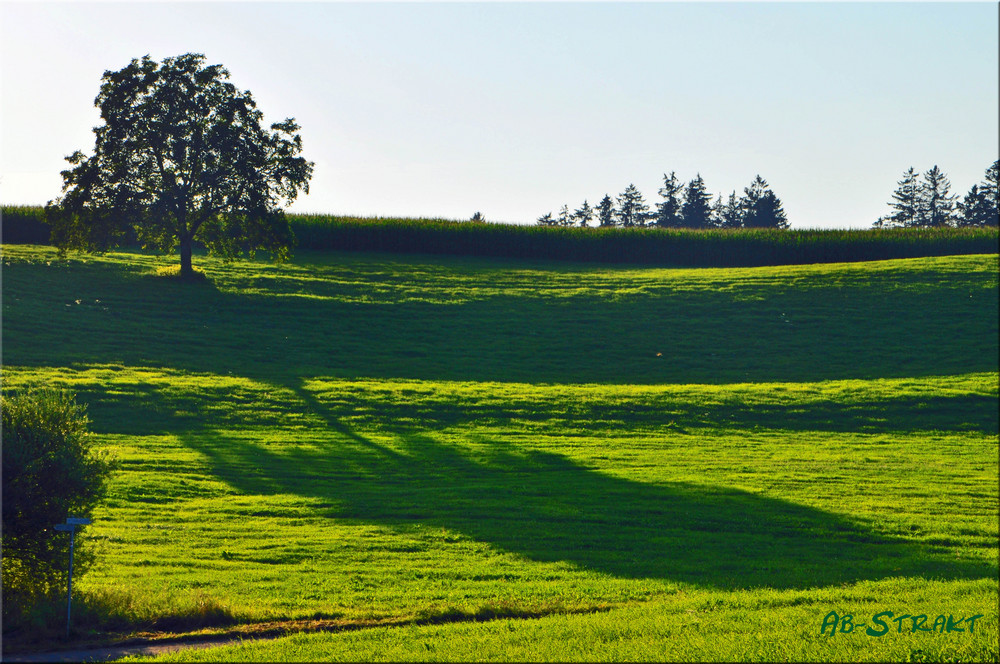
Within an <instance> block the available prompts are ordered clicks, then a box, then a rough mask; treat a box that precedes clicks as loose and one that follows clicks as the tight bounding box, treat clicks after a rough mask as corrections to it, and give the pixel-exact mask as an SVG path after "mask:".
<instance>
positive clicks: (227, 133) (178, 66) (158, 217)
mask: <svg viewBox="0 0 1000 664" xmlns="http://www.w3.org/2000/svg"><path fill="white" fill-rule="evenodd" d="M228 78H229V72H228V71H227V70H226V69H225V68H223V67H222V65H218V64H216V65H205V56H204V55H201V54H198V53H188V54H185V55H181V56H176V57H169V58H166V59H165V60H163V62H162V63H157V62H155V61H153V60H152V59H150V57H149V56H148V55H147V56H144V57H143V58H142V59H141V60H139V59H133V60H132V62H131V63H130V64H129V65H128V66H127V67H125V68H123V69H121V70H119V71H106V72H104V76H103V77H102V84H101V89H100V92H99V93H98V95H97V98H96V99H95V100H94V103H95V105H96V106H98V107H99V108H100V109H101V119H102V120H103V122H104V124H102V125H100V126H98V127H95V128H94V133H95V139H96V140H95V148H94V154H93V155H92V156H89V157H88V156H86V155H84V154H83V153H82V152H80V151H77V152H74V153H73V154H72V155H70V156H69V157H67V158H66V159H67V161H69V163H70V164H71V165H72V168H69V169H67V170H65V171H63V172H62V177H63V192H62V196H61V197H60V198H58V199H56V200H54V201H50V202H49V204H48V206H47V208H46V216H47V219H48V222H49V224H50V225H51V227H52V240H53V243H54V244H55V245H56V246H57V247H59V248H60V250H62V251H65V250H66V249H81V250H85V251H97V252H99V251H105V250H107V249H109V248H111V247H114V246H116V245H119V244H121V243H122V242H124V241H126V240H127V239H129V237H130V236H132V235H133V234H134V238H135V239H137V240H138V241H139V243H141V244H142V246H143V247H144V248H148V249H153V250H156V251H164V252H173V251H176V250H178V249H179V251H180V257H181V274H182V275H189V274H191V273H192V267H191V250H192V246H193V243H195V242H199V243H201V244H203V245H204V246H205V247H206V248H207V249H208V250H209V251H210V252H212V253H216V254H219V255H221V256H222V257H223V258H227V259H232V258H235V257H236V256H238V255H240V254H241V253H243V252H246V253H248V254H249V255H251V256H252V255H253V254H254V252H255V251H256V250H264V251H269V252H271V253H272V255H273V256H274V258H276V259H278V260H281V259H284V258H287V256H288V254H289V251H290V249H291V246H292V241H293V238H292V232H291V229H290V228H289V225H288V222H287V220H286V219H285V216H284V213H283V211H282V205H283V204H285V205H287V204H290V203H291V202H292V201H294V200H295V198H296V196H297V194H298V193H299V190H300V189H301V190H303V191H305V192H307V193H308V191H309V184H308V183H309V179H310V178H311V177H312V170H313V164H312V162H309V161H306V160H305V159H304V158H303V157H301V156H300V154H301V152H302V139H301V137H300V136H299V134H298V133H296V132H298V130H299V126H298V125H297V124H296V123H295V120H294V119H293V118H287V119H286V120H284V121H283V122H278V123H275V124H272V125H270V129H269V130H268V129H265V128H264V127H263V126H262V125H261V121H262V119H263V114H262V113H261V112H260V111H259V110H258V109H257V105H256V103H255V102H254V99H253V97H252V96H251V94H250V92H249V91H248V90H244V91H239V90H238V89H237V88H236V87H235V86H234V85H233V84H232V83H230V82H229V81H228V80H227V79H228Z"/></svg>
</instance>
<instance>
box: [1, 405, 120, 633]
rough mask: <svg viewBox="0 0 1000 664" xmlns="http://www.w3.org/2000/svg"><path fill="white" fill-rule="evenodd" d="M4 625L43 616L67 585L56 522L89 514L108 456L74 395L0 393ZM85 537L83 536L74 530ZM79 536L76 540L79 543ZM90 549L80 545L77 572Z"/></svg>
mask: <svg viewBox="0 0 1000 664" xmlns="http://www.w3.org/2000/svg"><path fill="white" fill-rule="evenodd" d="M3 397H4V398H3V403H2V410H3V623H4V631H5V632H6V631H9V630H12V629H16V628H18V627H21V626H24V625H25V624H26V622H27V623H31V624H32V626H40V625H34V624H33V623H35V622H38V621H39V620H42V619H43V617H44V616H46V615H50V614H51V612H50V610H49V608H48V607H49V605H51V604H52V600H55V599H57V598H58V597H60V596H61V592H63V591H64V590H65V587H66V574H67V568H68V565H67V563H68V555H69V546H68V545H69V542H68V538H67V534H66V533H63V532H58V531H56V530H55V529H54V528H53V526H54V525H55V524H57V523H61V522H64V521H65V520H66V517H67V516H76V517H87V516H89V515H90V513H91V510H92V509H93V507H94V505H95V504H96V503H97V501H98V500H99V499H100V498H101V496H102V495H103V493H104V486H105V481H106V479H107V477H108V475H109V474H110V472H111V470H112V464H111V462H110V460H108V459H107V458H106V457H105V456H103V455H100V454H97V453H95V452H94V450H93V449H92V440H91V437H90V435H89V433H88V431H87V424H88V420H87V416H86V414H85V412H84V407H83V406H81V405H79V404H77V403H76V402H75V400H74V398H73V396H72V395H70V394H68V393H65V392H61V391H55V390H33V391H27V392H22V393H15V394H4V395H3ZM78 539H82V540H83V541H85V539H86V538H78ZM79 543H80V542H78V544H79ZM91 558H92V556H91V555H90V554H89V552H88V550H87V547H86V546H83V547H82V548H81V547H77V551H76V555H75V556H74V560H73V568H74V569H73V571H74V576H75V575H77V574H79V573H82V572H83V571H84V570H85V569H86V567H87V565H88V563H89V562H90V561H91Z"/></svg>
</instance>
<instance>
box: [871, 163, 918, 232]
mask: <svg viewBox="0 0 1000 664" xmlns="http://www.w3.org/2000/svg"><path fill="white" fill-rule="evenodd" d="M896 185H897V187H896V191H894V192H893V194H892V201H890V202H889V207H891V208H892V210H893V211H892V213H891V214H890V215H889V216H887V217H882V218H880V219H879V220H878V221H877V222H876V226H877V227H879V228H883V227H889V228H891V227H906V228H909V227H912V226H920V225H921V196H920V183H919V182H918V181H917V172H916V171H914V170H913V167H912V166H911V167H910V168H909V170H907V171H906V172H905V173H903V179H902V180H900V181H899V182H897V183H896Z"/></svg>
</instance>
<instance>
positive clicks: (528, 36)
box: [0, 0, 1000, 228]
mask: <svg viewBox="0 0 1000 664" xmlns="http://www.w3.org/2000/svg"><path fill="white" fill-rule="evenodd" d="M186 52H201V53H204V54H205V55H206V56H207V58H208V60H209V61H210V62H212V63H216V62H218V63H222V64H223V65H225V66H226V67H227V68H228V69H229V71H230V73H231V75H232V77H231V80H232V81H233V83H234V84H236V85H237V86H238V87H240V88H244V89H249V90H250V91H251V92H252V93H253V95H254V97H255V99H256V100H257V102H258V106H259V107H260V109H261V110H262V111H263V112H264V114H265V119H266V120H267V121H269V122H270V121H278V120H281V119H283V118H285V117H287V116H294V117H295V118H296V119H297V120H298V121H299V123H300V124H301V125H302V137H303V141H304V146H305V156H306V157H307V158H309V159H311V160H313V161H315V162H316V171H315V175H314V177H313V180H312V183H311V193H310V194H309V195H308V196H306V197H302V198H300V200H299V201H298V202H297V203H296V204H295V206H294V207H293V209H295V210H302V211H315V212H328V213H334V214H359V215H383V216H397V215H399V216H443V217H448V218H468V217H469V216H471V215H472V213H473V212H476V211H480V212H482V214H483V215H484V216H485V217H486V218H487V219H489V220H494V221H510V222H522V223H533V222H534V220H535V219H536V218H537V217H538V216H540V215H542V214H544V213H546V212H553V213H556V212H558V209H559V207H560V206H561V205H562V204H563V203H567V204H569V205H570V207H571V208H574V207H577V206H579V205H580V203H582V201H583V200H584V199H587V200H588V201H589V202H590V203H591V204H595V203H596V202H597V201H598V200H600V198H601V197H602V196H603V195H604V194H605V193H608V194H611V195H612V196H615V195H616V194H619V193H621V191H622V190H624V189H625V187H626V186H627V185H628V184H629V183H635V184H636V186H637V187H638V188H639V189H640V191H641V192H642V193H643V194H644V195H645V197H646V200H647V202H649V203H650V204H653V203H655V202H656V201H657V200H659V197H658V195H657V193H656V191H657V189H658V188H659V186H660V184H661V180H662V176H663V173H664V172H669V171H676V172H677V174H678V176H679V177H680V178H681V179H682V180H683V181H685V182H686V181H688V180H690V179H692V178H693V177H695V175H696V174H697V173H700V174H701V175H702V177H703V178H704V180H705V182H706V185H707V187H708V189H709V190H710V191H711V192H713V193H723V194H728V193H729V192H730V191H732V190H734V189H735V190H736V191H737V193H741V192H742V189H743V187H745V186H747V185H748V184H749V183H750V181H751V180H752V179H753V178H754V176H755V175H756V174H758V173H759V174H761V175H762V176H763V177H764V178H765V179H766V180H767V181H768V182H769V183H770V184H771V186H772V188H773V189H774V190H775V192H776V193H777V194H778V196H779V197H780V198H781V199H782V201H783V202H784V204H785V209H786V211H787V213H788V215H789V219H790V221H791V223H792V226H793V227H799V228H804V227H830V228H850V227H868V226H870V225H871V223H872V222H873V221H874V220H875V219H876V218H877V217H878V216H880V215H881V214H884V213H885V212H886V211H887V208H886V202H887V201H888V200H889V198H890V196H891V194H892V191H893V190H894V188H895V185H896V181H897V180H898V179H899V178H900V177H901V175H902V173H903V171H904V170H906V169H907V168H908V167H910V166H913V167H914V168H916V169H917V170H919V171H921V172H922V171H925V170H927V169H928V168H930V167H931V166H933V165H935V164H937V165H939V166H940V167H941V169H942V170H944V172H945V173H946V174H947V175H948V176H949V177H950V179H951V182H952V191H953V192H954V193H958V194H960V195H964V194H965V193H966V192H967V191H968V189H969V187H970V186H971V185H972V184H974V183H976V182H979V181H981V180H982V179H983V173H984V171H985V169H986V167H987V166H989V165H990V164H991V163H992V162H993V161H994V160H996V159H997V156H998V154H997V153H998V141H1000V138H998V129H997V125H998V113H1000V111H998V83H997V81H998V65H997V60H998V8H997V5H996V4H995V3H993V2H977V3H961V4H959V3H880V4H876V3H860V2H857V3H829V4H828V3H637V4H631V3H630V4H625V3H562V2H557V3H505V2H497V3H468V4H465V3H435V4H424V3H404V4H395V3H393V4H390V3H361V4H351V3H323V2H308V3H290V2H277V3H274V2H223V3H209V2H170V3H150V2H132V3H85V2H65V3H43V2H30V3H20V2H9V1H7V0H2V1H0V123H2V131H0V201H2V202H4V203H39V204H41V203H45V202H46V201H47V200H49V199H51V198H54V197H56V196H57V195H58V194H59V190H60V187H61V178H60V177H59V171H60V170H62V169H63V168H65V162H64V161H63V157H64V156H65V155H68V154H70V153H71V152H73V151H74V150H77V149H82V150H84V151H85V152H88V153H89V152H91V151H92V150H93V144H94V143H93V133H92V131H91V128H92V127H93V126H94V125H96V124H98V123H99V115H98V112H97V109H96V108H94V107H93V100H94V97H95V96H96V94H97V91H98V87H99V84H100V78H101V75H102V74H103V72H104V71H105V70H106V69H120V68H121V67H123V66H125V65H126V64H128V62H129V60H130V59H131V58H134V57H141V56H142V55H145V54H147V53H148V54H149V55H151V56H152V57H153V58H155V59H157V60H162V59H163V58H164V57H167V56H171V55H179V54H181V53H186Z"/></svg>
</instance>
